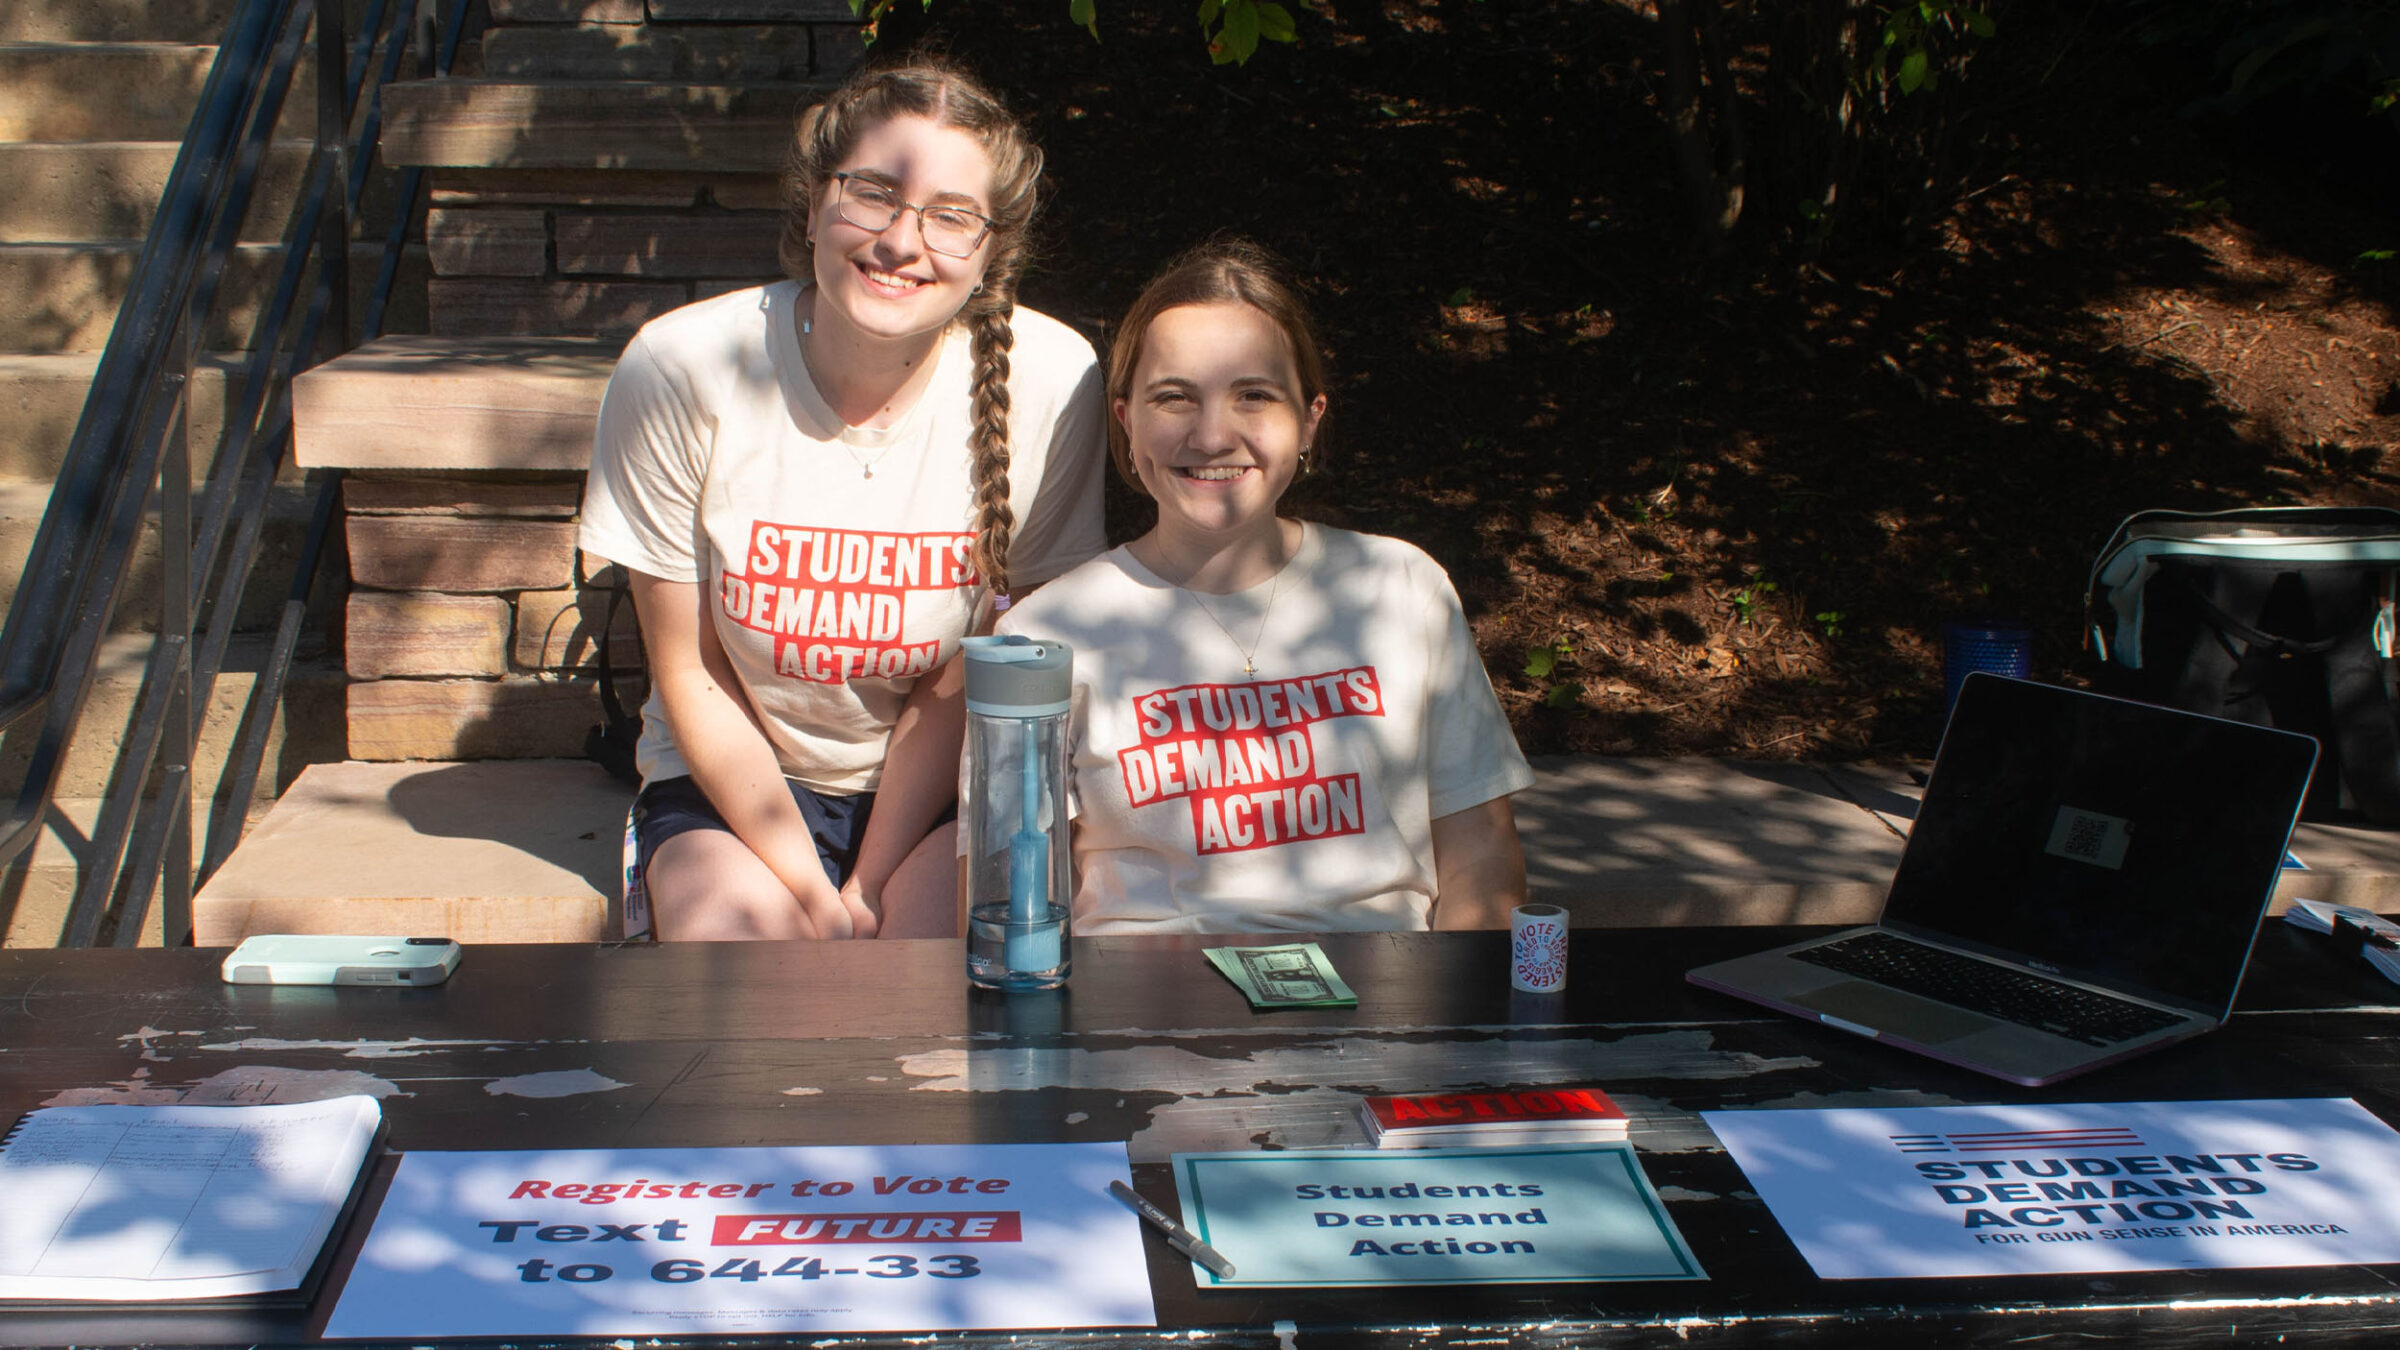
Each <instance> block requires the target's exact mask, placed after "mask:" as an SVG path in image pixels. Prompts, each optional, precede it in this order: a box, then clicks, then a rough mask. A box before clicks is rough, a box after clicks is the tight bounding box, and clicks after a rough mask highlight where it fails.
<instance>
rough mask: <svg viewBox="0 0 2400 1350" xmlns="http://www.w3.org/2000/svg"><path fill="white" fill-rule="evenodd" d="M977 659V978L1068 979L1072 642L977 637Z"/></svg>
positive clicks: (971, 863)
mask: <svg viewBox="0 0 2400 1350" xmlns="http://www.w3.org/2000/svg"><path fill="white" fill-rule="evenodd" d="M966 655H967V746H966V757H967V759H966V767H967V771H966V783H967V795H968V800H967V802H966V814H967V820H966V829H967V978H968V979H970V980H973V981H974V982H975V983H977V984H980V985H983V986H985V987H987V988H992V989H1054V988H1057V987H1058V986H1059V985H1062V984H1064V983H1066V980H1067V964H1068V961H1067V938H1068V934H1069V930H1070V928H1071V925H1070V923H1069V919H1068V911H1069V908H1070V902H1071V900H1072V895H1071V891H1072V887H1073V876H1074V871H1073V859H1072V858H1071V857H1070V856H1069V852H1068V849H1069V842H1070V841H1069V836H1068V828H1067V809H1066V802H1067V743H1066V729H1067V702H1068V696H1069V690H1070V680H1071V677H1072V675H1073V672H1074V666H1075V653H1074V651H1073V649H1071V648H1069V647H1068V646H1067V645H1066V644H1065V643H1063V642H1052V641H1048V640H1046V639H1034V638H1028V637H1023V636H1020V635H1016V634H1011V635H1010V636H1007V637H972V638H968V639H967V640H966Z"/></svg>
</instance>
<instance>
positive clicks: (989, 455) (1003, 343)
mask: <svg viewBox="0 0 2400 1350" xmlns="http://www.w3.org/2000/svg"><path fill="white" fill-rule="evenodd" d="M895 117H923V118H926V119H928V120H930V121H932V122H933V123H934V124H935V125H937V126H945V127H956V128H957V129H959V130H961V131H964V132H966V133H967V134H968V135H970V136H973V137H974V138H975V140H976V142H977V143H978V144H980V145H981V146H982V147H983V152H984V154H985V155H986V156H988V157H989V158H990V159H991V161H992V199H991V201H990V202H989V203H987V205H988V206H989V207H990V215H991V218H992V232H991V236H990V238H989V240H988V241H987V242H988V244H989V246H990V248H991V258H990V261H989V263H988V264H987V265H986V266H985V268H984V273H983V284H982V285H981V286H979V287H977V288H976V291H975V294H974V295H972V296H970V297H968V300H967V303H966V305H965V307H963V308H962V309H960V310H959V312H958V321H959V322H962V323H964V324H966V325H967V333H968V337H969V339H970V346H971V350H972V352H973V355H974V363H975V369H974V378H973V384H972V390H973V400H974V401H973V430H972V432H971V433H970V434H969V436H968V440H967V444H968V448H969V449H970V450H971V451H972V453H973V460H972V464H971V467H970V469H969V474H970V478H971V480H972V483H973V487H974V494H975V544H974V548H973V551H972V553H971V554H970V559H971V561H972V562H973V563H974V565H975V571H976V572H977V574H978V575H979V576H980V577H981V578H982V580H983V582H984V584H985V585H987V586H989V587H990V588H991V589H992V591H993V593H994V594H1006V593H1007V591H1008V542H1009V535H1010V533H1011V532H1012V531H1013V530H1014V529H1015V528H1016V515H1015V513H1014V512H1013V511H1011V510H1010V509H1009V505H1008V460H1009V445H1008V412H1009V398H1008V369H1009V367H1008V356H1009V352H1010V350H1011V349H1012V348H1014V347H1015V346H1016V332H1015V330H1014V329H1012V328H1011V327H1010V326H1009V317H1010V315H1011V314H1013V313H1014V312H1015V310H1016V307H1017V282H1018V280H1019V279H1020V278H1022V277H1023V276H1024V273H1025V264H1026V260H1027V256H1028V254H1029V253H1030V252H1031V247H1030V239H1029V235H1030V230H1029V227H1030V226H1031V224H1032V222H1033V215H1034V210H1035V208H1036V207H1037V206H1038V205H1039V199H1040V193H1039V187H1040V182H1041V176H1042V152H1041V150H1040V148H1039V147H1037V146H1035V145H1034V144H1033V142H1032V140H1031V138H1029V137H1028V136H1027V135H1026V134H1025V127H1024V124H1023V123H1022V122H1019V121H1018V120H1017V118H1016V116H1015V115H1014V114H1012V113H1010V112H1009V110H1008V109H1007V108H1006V107H1005V106H1004V105H1003V104H1002V103H1001V102H1000V100H999V98H998V97H997V96H995V95H994V94H993V93H992V92H991V91H990V90H989V89H987V88H985V87H984V86H983V85H982V84H981V83H980V82H978V81H977V80H976V79H975V78H974V77H973V76H971V75H969V74H967V73H966V72H965V71H964V70H963V69H961V68H959V67H957V66H955V65H952V64H950V63H949V62H947V61H942V60H938V59H933V58H928V57H917V58H913V59H911V60H910V61H908V62H907V63H906V64H903V65H895V66H885V67H880V68H870V69H864V70H861V71H859V72H858V73H856V74H854V75H852V76H851V77H850V78H849V79H847V80H845V81H843V83H842V85H841V87H840V88H837V89H835V90H834V91H833V93H831V94H830V95H828V96H827V97H826V99H825V101H824V102H822V103H819V104H817V105H815V106H814V107H811V108H810V109H808V111H806V112H804V113H802V114H801V115H800V121H799V124H798V126H797V127H796V128H795V129H794V134H793V136H792V148H791V153H790V155H789V156H788V157H787V159H786V161H785V165H784V173H783V231H782V235H781V237H780V238H779V240H778V241H777V245H776V257H777V259H778V260H779V261H780V262H781V263H782V265H783V270H784V274H785V275H786V276H789V277H791V278H793V279H795V280H799V281H806V280H808V279H809V278H810V277H811V276H813V275H814V274H815V273H814V250H813V248H812V246H811V244H810V242H809V237H808V228H809V216H810V213H811V211H812V210H813V208H814V207H815V205H816V203H817V202H818V201H819V200H821V198H822V197H823V195H824V192H825V189H826V185H827V184H828V183H830V182H832V181H833V173H834V170H836V169H837V168H839V167H840V166H841V163H842V160H843V159H844V158H846V157H847V156H848V155H849V154H850V152H851V151H852V150H853V149H855V148H857V145H858V141H859V138H860V137H861V136H863V135H864V134H865V133H866V132H867V131H868V130H869V129H870V128H873V127H877V126H880V125H882V124H883V123H885V122H888V121H890V120H892V119H893V118H895Z"/></svg>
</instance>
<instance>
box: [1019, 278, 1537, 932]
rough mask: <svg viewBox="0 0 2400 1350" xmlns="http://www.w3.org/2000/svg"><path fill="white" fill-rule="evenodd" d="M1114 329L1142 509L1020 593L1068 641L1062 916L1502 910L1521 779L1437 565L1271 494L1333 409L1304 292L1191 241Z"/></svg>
mask: <svg viewBox="0 0 2400 1350" xmlns="http://www.w3.org/2000/svg"><path fill="white" fill-rule="evenodd" d="M1116 331H1117V340H1116V346H1115V348H1114V349H1113V350H1112V351H1111V353H1110V356H1109V397H1110V403H1111V407H1112V410H1113V412H1114V414H1115V417H1114V421H1113V424H1112V426H1111V434H1110V444H1111V449H1112V452H1113V453H1114V455H1115V459H1116V464H1117V467H1118V469H1119V470H1120V471H1121V472H1122V473H1123V474H1124V475H1125V476H1126V477H1127V478H1128V479H1129V480H1130V481H1132V482H1133V483H1134V484H1135V485H1136V486H1138V487H1139V488H1140V489H1141V490H1142V491H1144V492H1146V493H1148V494H1149V495H1150V496H1151V498H1152V499H1154V500H1155V501H1156V502H1157V503H1158V522H1157V524H1156V525H1155V526H1154V527H1153V528H1152V529H1151V530H1150V531H1149V532H1148V533H1146V534H1144V535H1142V536H1141V537H1140V538H1138V539H1136V540H1134V541H1133V542H1131V543H1129V544H1127V545H1126V546H1124V547H1122V548H1119V549H1116V550H1114V551H1112V552H1110V553H1107V554H1104V555H1102V556H1101V557H1099V558H1096V559H1094V560H1092V561H1091V562H1089V563H1086V564H1085V565H1083V566H1082V567H1079V568H1077V569H1076V570H1074V571H1073V572H1070V573H1068V574H1067V575H1065V576H1063V577H1060V578H1059V579H1058V580H1057V581H1055V582H1053V583H1051V584H1050V585H1048V586H1045V587H1044V588H1043V589H1042V591H1041V593H1040V594H1038V595H1035V596H1033V597H1031V598H1029V599H1028V600H1026V601H1025V603H1023V604H1020V605H1017V606H1014V607H1012V608H1011V609H1010V610H1009V612H1008V614H1007V615H1006V616H1004V617H1003V619H1002V620H1001V622H1000V625H999V627H1000V631H1002V632H1017V633H1025V634H1028V635H1031V636H1035V637H1044V638H1057V639H1060V640H1063V641H1065V642H1067V643H1068V644H1070V645H1071V646H1073V648H1074V649H1075V673H1074V698H1073V701H1072V705H1071V707H1072V711H1071V713H1070V725H1069V736H1070V738H1071V742H1072V748H1071V759H1070V773H1071V778H1072V788H1073V792H1074V797H1075V807H1076V815H1075V822H1074V840H1075V843H1074V849H1075V866H1076V892H1075V931H1076V932H1077V933H1126V932H1161V933H1165V932H1203V933H1206V932H1246V931H1261V930H1276V929H1282V930H1293V931H1303V932H1313V931H1325V930H1334V929H1357V928H1425V927H1429V926H1430V927H1437V928H1482V927H1504V926H1506V924H1507V922H1508V912H1509V909H1510V907H1511V906H1512V905H1514V904H1516V903H1518V902H1519V901H1521V900H1522V899H1523V898H1524V892H1525V864H1524V857H1523V853H1522V851H1521V850H1520V847H1519V845H1518V841H1517V833H1516V824H1515V818H1514V817H1513V815H1512V814H1511V812H1510V808H1509V795H1510V794H1511V793H1514V792H1516V791H1518V790H1519V789H1522V788H1524V787H1525V786H1527V785H1528V784H1530V783H1531V782H1532V781H1533V775H1532V772H1531V770H1530V769H1529V768H1528V767H1527V766H1526V763H1525V759H1524V756H1523V755H1521V754H1520V753H1518V750H1517V744H1516V739H1515V737H1514V736H1513V735H1512V734H1511V733H1510V731H1509V727H1508V721H1507V719H1506V717H1504V716H1503V715H1502V713H1501V711H1500V705H1499V701H1498V700H1497V699H1496V698H1494V697H1493V695H1492V687H1491V681H1490V679H1489V678H1488V677H1487V676H1486V675H1485V673H1484V669H1483V663H1482V660H1481V658H1480V657H1479V656H1478V655H1477V654H1476V650H1475V644H1474V641H1473V638H1472V636H1471V635H1470V634H1469V632H1468V630H1467V622H1466V616H1465V614H1464V612H1463V611H1462V610H1461V609H1460V607H1459V602H1458V596H1457V594H1456V592H1455V591H1453V590H1452V588H1451V586H1450V581H1449V578H1448V577H1447V576H1445V575H1444V574H1443V572H1442V569H1441V567H1440V566H1439V565H1438V564H1436V563H1435V562H1434V561H1433V560H1432V559H1431V558H1429V557H1427V556H1426V555H1425V554H1424V553H1423V552H1422V551H1421V550H1419V549H1417V548H1416V547H1415V546H1413V545H1410V544H1407V543H1403V542H1402V541H1400V540H1397V539H1386V538H1379V537H1376V536H1374V535H1365V534H1355V533H1352V532H1350V531H1347V530H1335V529H1328V528H1325V527H1323V526H1319V525H1313V524H1307V523H1304V522H1301V521H1298V520H1292V519H1288V518H1285V517H1283V516H1281V515H1279V514H1278V507H1279V506H1280V504H1281V502H1282V499H1283V495H1284V492H1285V489H1287V488H1288V487H1290V486H1291V483H1292V481H1293V480H1294V479H1295V478H1296V477H1297V476H1299V475H1300V474H1301V473H1304V472H1306V471H1307V466H1308V463H1309V460H1310V457H1311V456H1312V454H1313V453H1314V452H1315V448H1316V444H1317V441H1318V438H1319V436H1320V434H1321V432H1322V431H1323V428H1324V424H1325V417H1326V392H1325V391H1326V379H1325V363H1324V358H1323V355H1322V354H1321V352H1320V350H1319V348H1318V345H1317V340H1316V337H1315V336H1314V332H1313V329H1312V327H1311V325H1310V323H1309V320H1308V314H1307V311H1306V309H1305V308H1304V307H1303V306H1302V304H1301V302H1300V300H1299V298H1298V296H1297V294H1296V293H1295V292H1294V291H1293V289H1292V287H1291V286H1290V285H1289V284H1288V283H1287V282H1286V281H1285V280H1284V279H1283V277H1282V276H1281V274H1280V272H1279V270H1278V269H1277V268H1276V267H1275V266H1274V265H1273V264H1272V262H1271V260H1270V259H1268V258H1267V256H1266V255H1265V254H1264V253H1262V252H1261V251H1260V250H1258V249H1257V248H1255V247H1254V246H1251V245H1247V244H1242V243H1218V244H1212V245H1208V246H1205V247H1203V248H1201V249H1198V250H1196V251H1194V252H1192V253H1190V254H1187V255H1185V256H1184V257H1183V258H1181V259H1179V260H1177V261H1176V262H1175V263H1173V264H1171V265H1169V267H1168V268H1167V269H1166V270H1165V271H1164V272H1163V273H1161V274H1160V275H1159V276H1158V278H1157V279H1155V280H1154V281H1152V282H1151V283H1150V285H1149V287H1148V288H1147V289H1146V290H1144V291H1143V293H1142V295H1141V297H1140V298H1139V299H1138V300H1136V301H1135V302H1134V305H1133V308H1132V310H1131V312H1129V313H1128V314H1127V315H1126V318H1125V322H1124V323H1123V324H1122V325H1120V326H1119V328H1118V329H1117V330H1116Z"/></svg>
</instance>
